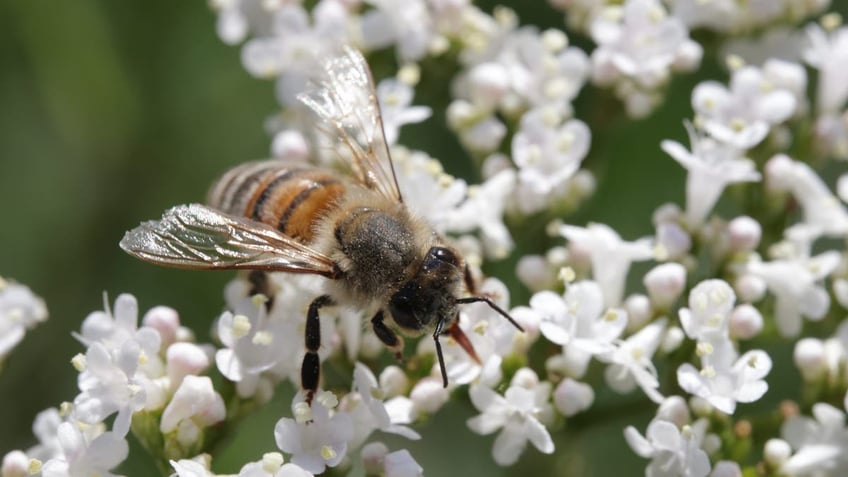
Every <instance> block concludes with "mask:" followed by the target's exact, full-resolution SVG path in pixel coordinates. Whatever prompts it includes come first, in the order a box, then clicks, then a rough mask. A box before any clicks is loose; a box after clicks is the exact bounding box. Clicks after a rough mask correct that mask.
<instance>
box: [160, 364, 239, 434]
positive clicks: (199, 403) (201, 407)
mask: <svg viewBox="0 0 848 477" xmlns="http://www.w3.org/2000/svg"><path fill="white" fill-rule="evenodd" d="M225 417H226V409H225V408H224V400H223V399H222V398H221V396H220V395H219V394H218V393H217V392H215V389H214V388H213V387H212V380H211V379H209V377H208V376H191V375H189V376H186V377H185V378H183V381H182V383H181V384H180V387H179V388H178V389H177V392H176V393H174V397H173V398H172V399H171V402H170V403H168V406H167V407H165V411H164V412H163V413H162V419H161V421H160V422H159V430H160V431H162V432H163V433H169V432H171V431H174V430H178V428H180V427H182V428H183V432H187V431H188V430H190V429H191V428H192V425H193V426H195V427H197V428H201V427H206V426H211V425H212V424H215V423H217V422H220V421H222V420H224V418H225ZM184 421H191V423H190V424H186V425H185V426H182V423H183V422H184Z"/></svg>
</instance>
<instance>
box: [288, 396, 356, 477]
mask: <svg viewBox="0 0 848 477" xmlns="http://www.w3.org/2000/svg"><path fill="white" fill-rule="evenodd" d="M320 401H321V400H320V399H315V400H314V401H313V402H312V406H311V407H309V408H308V413H309V415H311V420H308V422H307V421H302V420H300V419H298V420H295V419H290V418H282V419H280V420H279V421H277V425H276V426H275V427H274V437H275V439H276V441H277V447H279V448H280V450H282V451H283V452H286V453H288V454H291V461H292V463H293V464H296V465H298V466H300V467H302V468H303V469H305V470H307V471H309V472H311V473H313V474H320V473H321V472H324V469H326V468H327V467H328V466H329V467H335V466H337V465H339V463H341V461H342V459H343V458H344V457H345V455H346V454H347V448H348V442H350V441H351V439H353V432H354V429H353V423H352V420H351V416H350V415H349V414H348V413H346V412H342V411H333V410H332V409H330V408H328V407H326V406H324V405H323V404H321V402H320ZM302 406H305V402H304V401H302V400H298V399H295V401H294V402H293V404H292V410H293V411H294V414H295V415H296V416H297V415H298V408H299V407H302Z"/></svg>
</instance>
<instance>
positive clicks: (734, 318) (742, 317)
mask: <svg viewBox="0 0 848 477" xmlns="http://www.w3.org/2000/svg"><path fill="white" fill-rule="evenodd" d="M762 330H763V315H762V314H761V313H760V310H758V309H756V308H754V307H753V306H751V305H748V304H747V303H746V304H742V305H739V306H737V307H736V308H734V309H733V312H732V313H730V323H729V331H730V337H731V338H736V339H741V340H749V339H751V338H753V337H755V336H757V335H758V334H760V331H762Z"/></svg>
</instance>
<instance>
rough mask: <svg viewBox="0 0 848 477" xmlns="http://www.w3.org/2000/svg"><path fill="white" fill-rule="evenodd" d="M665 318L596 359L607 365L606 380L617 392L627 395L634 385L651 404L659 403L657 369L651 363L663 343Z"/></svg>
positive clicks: (620, 342) (660, 399)
mask: <svg viewBox="0 0 848 477" xmlns="http://www.w3.org/2000/svg"><path fill="white" fill-rule="evenodd" d="M666 321H667V320H665V319H660V320H657V321H655V322H653V323H651V324H649V325H647V326H645V327H644V328H642V329H641V330H639V331H638V332H637V333H635V334H633V335H631V336H629V337H628V338H627V339H626V340H623V341H619V342H617V343H615V350H614V351H611V352H609V353H606V354H603V355H601V356H600V357H599V359H600V360H601V361H604V362H607V363H610V365H609V366H608V367H607V370H606V374H605V376H606V381H607V383H608V384H609V386H610V387H611V388H613V389H614V390H616V391H618V392H629V391H631V390H632V389H633V388H634V387H635V386H636V385H637V384H638V385H639V387H640V388H642V390H643V391H644V392H645V395H646V396H648V397H649V398H650V399H651V400H652V401H654V402H656V403H661V402H662V401H663V399H664V398H663V396H662V394H660V393H659V391H658V390H657V389H658V388H659V386H660V382H659V380H658V379H657V368H656V367H655V366H654V363H653V362H652V361H651V358H653V356H654V353H655V352H656V351H657V348H658V347H659V345H660V343H661V342H662V338H663V333H664V332H665V329H666Z"/></svg>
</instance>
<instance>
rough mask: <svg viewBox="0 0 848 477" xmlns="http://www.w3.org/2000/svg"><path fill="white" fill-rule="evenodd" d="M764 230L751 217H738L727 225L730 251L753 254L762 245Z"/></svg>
mask: <svg viewBox="0 0 848 477" xmlns="http://www.w3.org/2000/svg"><path fill="white" fill-rule="evenodd" d="M762 234H763V229H762V227H761V226H760V223H759V222H757V221H756V220H754V219H752V218H751V217H747V216H742V217H736V218H735V219H733V220H731V221H730V223H729V224H727V235H728V239H729V244H730V249H731V250H733V251H734V252H752V251H754V250H755V249H756V248H757V246H758V245H759V244H760V238H761V237H762Z"/></svg>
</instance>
